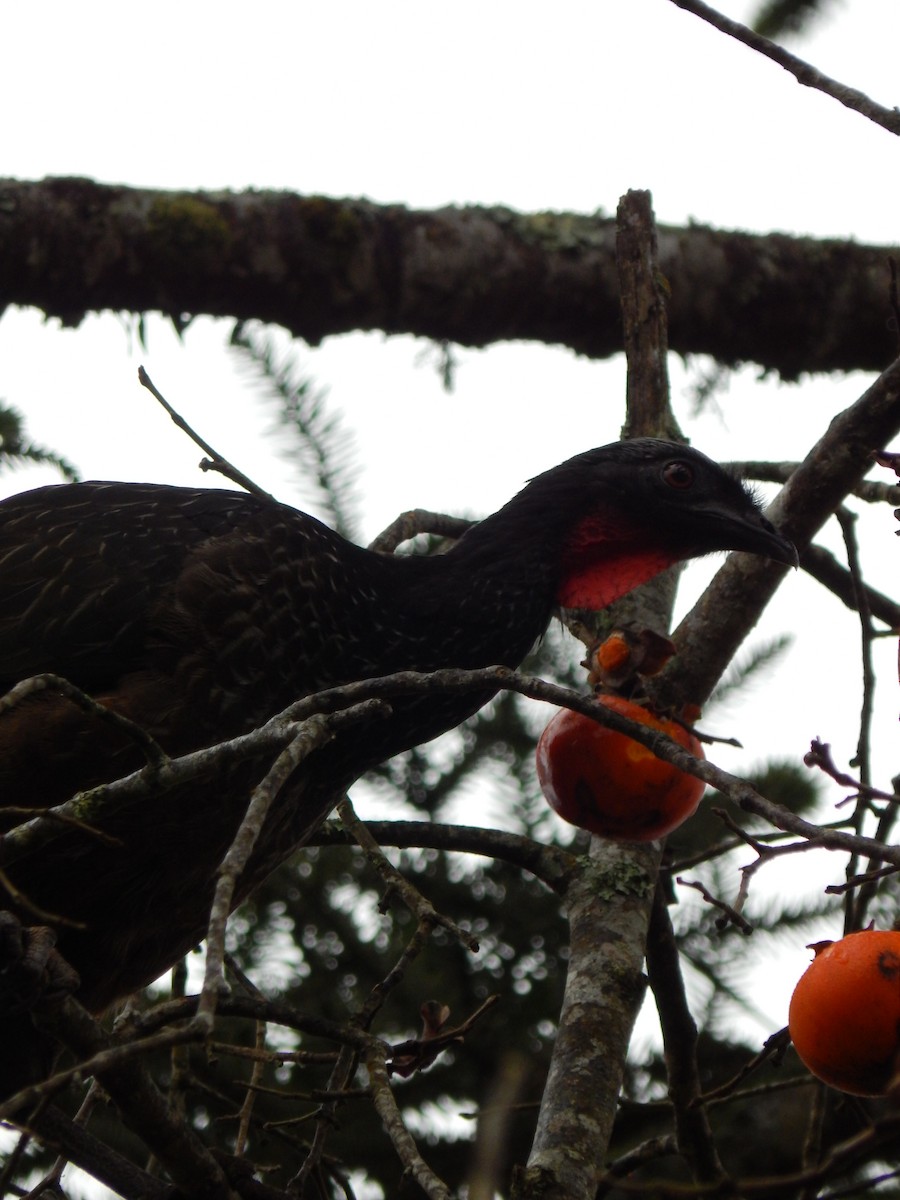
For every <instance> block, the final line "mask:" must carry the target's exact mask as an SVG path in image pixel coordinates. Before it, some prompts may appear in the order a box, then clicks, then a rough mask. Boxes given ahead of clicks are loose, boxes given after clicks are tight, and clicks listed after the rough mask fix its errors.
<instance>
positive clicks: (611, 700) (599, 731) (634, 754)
mask: <svg viewBox="0 0 900 1200" xmlns="http://www.w3.org/2000/svg"><path fill="white" fill-rule="evenodd" d="M598 700H599V702H600V703H601V704H603V705H605V706H606V707H607V708H609V709H611V710H612V711H613V712H617V713H621V715H622V716H624V717H630V718H631V720H632V721H638V722H640V724H642V725H646V726H648V727H649V728H650V729H659V730H662V731H663V732H664V733H667V734H668V735H669V737H670V738H673V739H674V740H675V741H676V742H678V743H679V744H680V745H681V746H684V748H685V749H686V750H689V751H690V752H691V754H693V755H695V757H697V758H702V757H703V751H702V749H701V748H700V743H699V742H698V741H697V739H696V737H694V735H693V734H692V733H691V732H690V731H689V730H687V729H685V728H684V727H683V726H682V725H679V724H678V723H677V722H676V721H671V720H669V719H668V718H663V717H658V716H656V715H654V714H653V713H651V712H649V711H648V710H647V709H646V708H642V707H641V705H639V704H635V703H634V702H633V701H631V700H626V699H624V697H622V696H615V695H603V696H599V697H598ZM537 774H538V780H539V782H540V785H541V790H542V792H543V793H544V796H545V797H546V799H547V801H548V802H549V804H550V806H551V808H553V809H554V811H555V812H557V813H558V814H559V815H560V816H561V817H562V818H563V820H565V821H568V822H569V823H570V824H571V825H578V826H580V827H581V828H582V829H589V830H590V831H591V832H592V833H598V834H600V835H601V836H602V837H607V838H618V839H620V840H622V841H633V842H649V841H652V840H653V839H654V838H659V837H663V836H664V835H665V834H667V833H671V831H672V830H673V829H676V828H677V827H678V826H679V825H680V824H681V823H682V822H683V821H686V820H687V818H688V817H690V816H692V815H693V814H694V813H695V812H696V810H697V805H698V804H699V803H700V797H701V796H702V795H703V791H704V784H703V782H702V780H700V779H697V778H696V777H695V776H693V775H687V774H685V773H684V772H683V771H679V770H678V768H677V767H673V766H672V764H671V763H667V762H664V761H663V760H662V759H661V758H657V757H656V755H655V754H654V753H653V752H652V751H651V750H648V749H647V748H646V746H642V745H641V744H640V742H636V741H634V740H633V738H629V737H626V736H625V735H624V734H621V733H616V732H614V731H613V730H612V729H607V728H606V727H605V726H603V725H598V724H597V722H596V721H592V720H590V718H589V717H584V716H582V715H581V714H580V713H576V712H573V711H572V710H571V709H568V708H561V709H559V711H558V712H557V713H556V714H555V715H554V716H553V717H552V718H551V720H550V721H549V722H548V724H547V726H546V728H545V729H544V732H543V733H542V734H541V738H540V741H539V742H538V748H537Z"/></svg>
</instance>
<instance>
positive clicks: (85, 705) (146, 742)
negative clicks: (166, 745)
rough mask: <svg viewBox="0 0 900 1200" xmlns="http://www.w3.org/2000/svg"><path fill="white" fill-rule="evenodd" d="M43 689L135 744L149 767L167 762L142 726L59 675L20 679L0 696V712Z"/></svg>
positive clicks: (162, 751) (160, 749)
mask: <svg viewBox="0 0 900 1200" xmlns="http://www.w3.org/2000/svg"><path fill="white" fill-rule="evenodd" d="M44 691H51V692H59V693H60V695H62V696H65V698H66V699H67V700H70V701H71V702H72V703H73V704H74V705H76V706H77V707H78V708H80V709H82V711H84V712H86V713H88V714H89V715H90V716H92V717H95V718H96V719H97V720H98V721H102V722H103V723H104V724H106V725H109V726H110V728H112V729H115V730H117V731H118V732H119V733H121V734H123V735H124V736H125V737H126V738H128V739H129V740H130V741H132V742H134V744H135V745H136V746H138V747H139V749H140V750H141V751H142V752H143V754H144V757H145V758H146V760H147V762H148V763H149V764H150V766H154V767H160V766H163V764H165V763H166V762H168V756H167V755H166V753H165V751H164V750H163V749H162V747H161V746H160V745H159V743H158V742H157V741H155V740H154V739H153V738H152V737H151V736H150V734H149V733H147V731H146V729H143V728H142V727H141V726H140V725H138V724H137V723H136V722H135V721H132V720H130V719H129V718H128V717H125V716H122V714H121V713H118V712H116V711H115V710H114V709H112V708H107V706H106V705H105V704H100V703H99V702H98V701H97V700H95V699H94V698H93V696H89V695H88V694H87V692H83V691H82V690H81V688H79V687H76V686H75V684H74V683H70V682H69V681H68V679H63V677H62V676H61V675H53V674H50V673H45V674H43V675H32V676H31V677H30V678H28V679H23V680H22V681H21V682H20V683H17V684H16V686H15V687H13V688H10V690H9V691H8V692H7V693H6V695H5V696H0V712H5V711H6V710H7V709H10V708H15V707H16V705H18V704H21V703H22V701H23V700H27V699H29V698H30V697H31V696H34V695H36V694H37V693H39V692H44Z"/></svg>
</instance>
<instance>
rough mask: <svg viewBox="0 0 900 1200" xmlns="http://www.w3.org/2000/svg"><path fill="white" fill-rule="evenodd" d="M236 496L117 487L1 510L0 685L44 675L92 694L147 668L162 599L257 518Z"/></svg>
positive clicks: (45, 494)
mask: <svg viewBox="0 0 900 1200" xmlns="http://www.w3.org/2000/svg"><path fill="white" fill-rule="evenodd" d="M259 509H260V502H259V501H257V500H255V499H254V498H253V497H249V496H246V495H243V494H242V493H239V492H227V491H214V490H205V489H186V488H169V487H162V486H158V485H152V484H147V485H136V484H119V483H86V484H71V485H69V484H62V485H58V486H51V487H45V488H38V489H37V490H35V491H32V492H25V493H23V494H22V495H19V496H14V497H12V498H11V499H9V500H6V501H4V502H3V503H2V504H0V688H2V689H3V690H4V691H5V690H7V689H8V688H9V687H11V686H12V685H13V684H15V683H17V682H18V681H19V680H20V679H23V678H27V677H28V676H30V675H34V674H38V673H40V672H42V671H53V672H55V673H57V674H60V675H64V676H65V677H66V678H68V679H70V680H71V682H73V683H75V684H77V685H78V686H80V687H82V688H85V689H86V690H88V691H100V690H103V689H104V688H106V687H108V686H110V685H111V684H112V683H114V681H115V680H116V679H118V678H120V677H121V676H122V675H123V674H124V673H126V672H127V671H129V670H131V669H139V668H140V667H141V666H142V665H144V663H143V661H142V657H143V655H144V654H145V641H146V633H147V623H148V620H149V619H150V615H151V611H152V609H153V607H154V600H155V599H158V598H159V597H161V596H163V595H164V594H165V593H166V590H167V589H170V588H172V587H173V586H174V583H175V581H176V580H177V578H178V576H179V574H180V573H181V571H182V569H183V566H184V563H185V561H186V560H187V558H188V557H189V556H190V555H191V553H192V552H193V551H194V550H196V548H197V547H198V546H200V545H202V544H203V543H205V542H207V541H209V540H210V539H212V538H216V537H219V536H221V535H223V534H227V533H229V532H233V531H235V530H236V529H238V528H239V527H240V525H241V524H242V523H243V522H244V521H246V520H247V519H248V518H253V517H255V516H256V515H257V514H258V511H259Z"/></svg>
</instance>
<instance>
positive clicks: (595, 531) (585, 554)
mask: <svg viewBox="0 0 900 1200" xmlns="http://www.w3.org/2000/svg"><path fill="white" fill-rule="evenodd" d="M651 536H652V535H650V534H648V531H647V530H646V529H641V528H640V527H639V526H636V525H631V524H629V523H627V522H626V521H625V520H623V519H621V518H619V519H616V518H615V517H609V516H606V517H604V516H599V515H594V516H590V517H586V518H585V519H584V520H583V521H582V522H581V523H580V524H579V525H578V526H577V528H576V529H574V530H573V532H572V535H571V536H570V538H569V539H568V541H567V543H566V547H565V550H564V552H563V570H562V581H561V583H560V586H559V591H558V592H557V596H556V599H557V603H558V604H559V605H561V607H563V608H587V609H592V610H594V611H596V610H598V609H601V608H606V606H607V605H608V604H612V603H613V601H614V600H618V599H619V597H620V596H624V595H625V594H626V593H627V592H630V591H631V590H632V588H636V587H639V586H640V585H641V584H642V583H647V581H648V580H650V579H652V578H653V577H654V576H655V575H658V574H659V573H660V571H664V570H665V569H666V567H671V566H672V564H673V563H676V562H678V561H679V560H680V559H681V558H682V555H680V554H678V553H677V552H676V551H673V550H672V548H671V547H669V548H665V547H663V546H659V545H653V543H652V541H651V540H650V538H651Z"/></svg>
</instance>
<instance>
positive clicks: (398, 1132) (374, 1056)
mask: <svg viewBox="0 0 900 1200" xmlns="http://www.w3.org/2000/svg"><path fill="white" fill-rule="evenodd" d="M387 1054H388V1049H387V1047H386V1046H385V1045H384V1043H383V1042H379V1041H378V1040H377V1038H370V1039H369V1041H368V1043H367V1047H366V1055H365V1060H366V1070H367V1071H368V1074H369V1080H370V1082H371V1084H372V1093H373V1099H374V1102H375V1108H376V1110H377V1112H378V1115H379V1117H381V1123H382V1125H383V1126H384V1129H385V1132H386V1133H387V1135H388V1137H389V1138H390V1139H391V1142H392V1143H393V1146H394V1149H395V1150H396V1152H397V1156H398V1158H399V1159H400V1161H401V1162H402V1163H403V1167H404V1170H406V1171H408V1172H409V1174H410V1176H411V1177H412V1178H413V1179H414V1180H415V1181H416V1183H417V1184H418V1185H419V1187H420V1188H421V1189H422V1191H423V1192H424V1193H425V1195H426V1196H428V1197H429V1200H451V1196H450V1191H449V1189H448V1188H447V1185H446V1184H445V1183H444V1182H443V1181H442V1180H440V1179H438V1177H437V1175H435V1174H434V1172H433V1171H432V1170H431V1168H430V1167H429V1166H428V1165H427V1163H426V1162H425V1160H424V1159H423V1158H422V1156H421V1154H420V1153H419V1149H418V1147H417V1146H416V1143H415V1141H414V1140H413V1137H412V1134H411V1133H410V1132H409V1130H408V1129H407V1128H406V1125H405V1123H404V1121H403V1117H402V1116H401V1114H400V1109H399V1108H398V1107H397V1101H396V1100H395V1099H394V1093H393V1092H392V1091H391V1085H390V1080H389V1078H388V1072H387Z"/></svg>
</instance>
